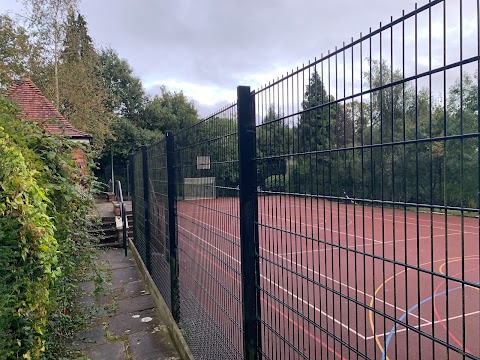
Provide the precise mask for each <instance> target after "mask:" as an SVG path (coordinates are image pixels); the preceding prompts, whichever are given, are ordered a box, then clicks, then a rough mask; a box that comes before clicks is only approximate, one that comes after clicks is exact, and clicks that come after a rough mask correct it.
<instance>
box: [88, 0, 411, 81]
mask: <svg viewBox="0 0 480 360" xmlns="http://www.w3.org/2000/svg"><path fill="white" fill-rule="evenodd" d="M413 3H414V2H413V1H411V0H408V1H402V2H398V1H393V0H389V1H385V0H384V1H376V0H368V1H347V0H340V1H335V2H324V1H311V0H297V1H292V0H289V1H287V0H267V1H265V0H264V1H257V0H244V1H236V0H229V1H228V0H227V1H216V0H204V1H194V0H181V1H166V0H163V1H154V0H148V1H147V0H145V1H136V2H129V1H128V2H127V1H123V2H121V3H120V2H115V1H113V0H110V1H105V0H104V1H102V2H98V1H93V0H84V1H83V2H82V3H81V8H82V11H83V12H84V13H85V14H86V16H87V20H88V22H89V26H90V28H91V30H92V34H93V35H94V37H95V39H97V41H99V42H100V43H105V44H111V46H112V47H114V48H115V49H117V50H118V51H119V53H120V54H121V56H123V57H125V58H127V59H128V60H129V61H130V63H131V64H132V66H133V67H134V69H135V71H136V72H137V74H138V75H139V76H140V77H142V78H146V77H148V78H156V79H159V80H161V79H165V78H172V77H175V78H176V79H177V80H179V81H189V82H194V83H201V84H207V85H208V84H215V85H217V86H225V87H232V86H233V87H234V86H236V85H237V84H238V83H239V82H241V81H242V79H243V78H245V77H246V76H248V75H249V74H251V73H258V72H262V71H268V70H269V68H271V65H272V64H274V63H275V64H279V65H283V66H285V65H289V66H291V67H294V66H296V65H298V62H299V59H303V60H304V61H306V60H308V59H310V58H313V57H314V56H320V53H322V52H323V53H326V52H327V50H329V49H331V50H333V48H334V46H335V45H338V46H340V45H341V43H342V42H343V41H344V40H347V41H349V39H350V38H351V37H352V36H353V37H355V38H356V37H358V34H359V33H360V31H362V30H363V31H364V33H365V32H366V31H368V27H369V26H373V27H374V28H376V27H378V24H379V21H380V20H384V21H385V20H388V19H389V17H390V15H395V17H398V16H400V15H401V9H402V8H403V7H406V8H407V9H413ZM279 75H280V74H279Z"/></svg>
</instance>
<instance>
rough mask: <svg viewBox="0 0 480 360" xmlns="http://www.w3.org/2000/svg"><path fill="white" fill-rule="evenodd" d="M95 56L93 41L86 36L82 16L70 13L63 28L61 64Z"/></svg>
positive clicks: (85, 25) (85, 26)
mask: <svg viewBox="0 0 480 360" xmlns="http://www.w3.org/2000/svg"><path fill="white" fill-rule="evenodd" d="M92 56H95V57H96V56H97V55H96V52H95V48H94V46H93V40H92V38H91V37H90V35H89V34H88V28H87V22H86V21H85V18H84V17H83V15H82V14H80V13H78V14H77V17H75V12H74V11H70V13H69V14H68V18H67V23H66V26H65V40H64V41H63V50H62V52H61V54H60V60H61V61H62V62H63V63H74V62H78V61H81V60H83V59H89V58H90V57H92Z"/></svg>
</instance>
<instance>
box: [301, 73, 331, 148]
mask: <svg viewBox="0 0 480 360" xmlns="http://www.w3.org/2000/svg"><path fill="white" fill-rule="evenodd" d="M333 100H334V98H333V96H331V95H328V94H327V91H326V90H325V86H324V84H323V81H322V79H321V78H320V75H319V74H318V72H317V71H316V70H315V71H314V72H313V74H312V76H311V77H310V80H309V84H308V85H307V86H306V90H305V97H304V101H303V102H302V107H303V110H304V111H305V112H304V113H303V114H302V115H301V116H300V119H299V122H298V129H297V130H298V146H299V149H298V150H299V151H314V150H324V149H328V148H330V146H331V144H332V139H331V136H332V134H331V129H332V128H334V126H332V125H334V124H332V123H333V122H334V121H335V119H336V118H337V116H336V107H335V106H322V105H324V104H326V103H329V102H331V101H333Z"/></svg>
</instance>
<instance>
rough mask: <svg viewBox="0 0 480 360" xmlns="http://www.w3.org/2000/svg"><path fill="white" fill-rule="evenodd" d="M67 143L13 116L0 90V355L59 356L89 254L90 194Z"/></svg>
mask: <svg viewBox="0 0 480 360" xmlns="http://www.w3.org/2000/svg"><path fill="white" fill-rule="evenodd" d="M72 146H77V145H74V144H71V143H69V142H68V141H67V142H66V141H62V140H61V139H59V138H56V137H48V136H45V135H44V134H42V133H41V132H40V131H39V130H38V129H37V128H35V127H34V126H33V125H30V124H26V123H24V122H22V121H20V120H17V119H16V113H15V108H14V107H13V106H12V105H11V104H10V103H9V102H8V101H6V100H5V99H4V98H3V97H0V156H1V157H2V161H3V164H4V166H2V167H1V169H0V229H1V230H0V247H1V250H0V254H1V255H0V276H2V278H3V279H5V281H3V283H2V286H1V287H0V289H1V290H0V305H1V306H0V312H1V316H0V358H2V359H3V358H7V359H10V358H22V357H23V358H32V359H38V358H41V357H43V358H52V359H53V358H57V355H55V352H56V348H57V347H58V344H59V337H60V336H61V335H65V324H67V323H72V322H73V321H72V307H73V295H74V290H75V287H74V283H75V281H76V279H77V278H78V276H77V274H78V269H79V267H80V265H81V264H82V263H83V264H84V263H86V262H88V261H89V257H90V255H91V253H92V250H91V243H92V239H91V238H90V235H89V233H88V229H89V228H90V227H92V226H93V223H92V220H91V218H90V215H89V214H90V212H91V207H92V205H93V199H92V196H91V195H90V191H89V184H90V178H87V179H86V180H87V181H84V183H85V184H86V185H85V186H80V185H79V183H80V180H81V177H80V174H79V172H78V170H77V168H76V165H75V163H74V161H73V159H72V156H71V150H72Z"/></svg>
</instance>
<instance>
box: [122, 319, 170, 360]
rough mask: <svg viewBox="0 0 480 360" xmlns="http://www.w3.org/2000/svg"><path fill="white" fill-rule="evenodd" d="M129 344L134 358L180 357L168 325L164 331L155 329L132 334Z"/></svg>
mask: <svg viewBox="0 0 480 360" xmlns="http://www.w3.org/2000/svg"><path fill="white" fill-rule="evenodd" d="M128 344H129V349H130V352H131V355H132V358H133V359H134V360H157V359H162V360H163V359H172V360H173V359H179V357H178V354H177V353H176V351H175V348H174V346H173V343H172V342H171V341H170V339H169V335H168V330H167V329H166V327H165V329H164V331H163V333H161V332H160V331H157V330H156V329H154V330H153V331H142V332H139V333H136V334H131V335H129V336H128Z"/></svg>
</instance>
